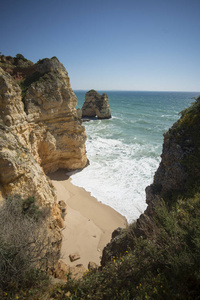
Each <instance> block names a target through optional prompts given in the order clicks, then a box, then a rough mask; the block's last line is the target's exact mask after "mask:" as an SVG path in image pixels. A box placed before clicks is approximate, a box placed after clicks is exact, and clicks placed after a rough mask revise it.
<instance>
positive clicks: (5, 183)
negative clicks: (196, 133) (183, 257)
mask: <svg viewBox="0 0 200 300" xmlns="http://www.w3.org/2000/svg"><path fill="white" fill-rule="evenodd" d="M20 59H21V58H20ZM8 60H9V61H10V63H9V64H8ZM13 60H14V59H11V58H10V57H9V59H8V58H5V57H3V58H2V56H1V66H2V67H3V68H4V69H5V70H6V71H7V72H6V71H5V70H3V68H0V192H1V201H3V199H4V198H5V197H7V196H14V195H15V194H20V195H21V196H22V197H23V198H26V197H29V196H32V195H34V196H35V198H36V201H37V202H38V203H39V204H40V205H41V206H46V207H48V208H50V210H51V212H52V217H50V219H49V229H50V231H49V232H51V234H53V236H54V240H53V243H52V245H53V244H54V250H55V251H57V253H58V256H59V249H60V246H61V233H60V229H59V226H58V224H62V222H60V221H59V219H60V218H61V217H60V214H61V213H60V210H59V207H58V203H57V197H56V192H55V189H54V187H53V185H52V184H51V181H50V180H49V179H48V177H47V176H46V174H47V173H50V172H53V171H55V170H57V169H59V168H65V169H68V170H73V169H77V168H78V169H81V168H84V167H85V166H86V164H87V157H86V150H85V140H86V133H85V129H84V127H83V126H82V123H81V121H80V119H79V118H78V116H77V112H76V109H75V106H76V103H77V98H76V96H75V94H74V93H73V91H72V89H71V86H70V82H69V77H68V73H67V71H66V70H65V68H64V66H63V65H62V64H61V63H60V62H59V61H58V59H57V58H56V57H53V58H52V59H43V60H40V61H39V62H38V63H36V64H33V63H30V62H29V61H28V63H25V65H23V64H22V65H20V67H19V64H18V63H16V60H14V62H15V64H14V62H13ZM17 61H19V59H18V60H17ZM22 61H23V59H22ZM19 68H20V74H19ZM16 69H17V70H18V71H17V73H16V71H15V70H16ZM8 72H9V73H10V74H9V73H8ZM16 74H18V76H17V78H16ZM56 220H57V222H56ZM55 248H56V249H55Z"/></svg>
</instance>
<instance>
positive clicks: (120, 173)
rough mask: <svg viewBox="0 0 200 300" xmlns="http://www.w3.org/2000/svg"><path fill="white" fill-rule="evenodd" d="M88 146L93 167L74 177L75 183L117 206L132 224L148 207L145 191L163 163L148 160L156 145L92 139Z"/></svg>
mask: <svg viewBox="0 0 200 300" xmlns="http://www.w3.org/2000/svg"><path fill="white" fill-rule="evenodd" d="M86 146H87V154H88V158H89V160H90V165H89V166H88V167H87V168H85V169H84V170H83V171H82V172H80V173H77V174H75V175H73V176H72V183H73V184H75V185H78V186H81V187H84V188H85V189H86V190H87V191H89V192H91V195H92V196H94V197H96V198H97V199H98V200H99V201H101V202H102V203H104V204H107V205H109V206H111V207H113V208H114V209H115V210H117V211H118V212H119V213H121V214H122V215H124V216H125V217H126V218H127V220H128V222H131V221H133V220H135V219H137V218H138V217H139V215H140V214H141V213H142V212H143V211H144V210H145V208H146V203H145V188H146V186H147V185H149V184H150V183H151V181H152V177H153V174H154V172H155V170H156V168H157V166H158V163H159V162H158V159H157V158H155V157H148V153H149V151H153V150H154V149H151V148H152V146H151V145H143V146H141V145H139V144H137V143H135V144H130V145H128V144H124V143H123V142H121V141H118V140H113V139H105V138H101V137H93V138H92V139H90V138H89V139H88V142H87V145H86ZM147 148H148V149H147Z"/></svg>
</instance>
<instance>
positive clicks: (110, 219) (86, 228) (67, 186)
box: [49, 170, 127, 268]
mask: <svg viewBox="0 0 200 300" xmlns="http://www.w3.org/2000/svg"><path fill="white" fill-rule="evenodd" d="M49 177H50V179H51V180H52V183H53V185H54V186H55V188H56V190H57V197H58V201H60V200H64V201H65V202H66V204H67V215H66V216H65V227H64V229H63V230H62V234H63V242H62V249H61V255H62V259H63V260H64V262H65V263H66V264H68V265H70V266H75V265H77V264H83V265H84V267H85V268H87V267H88V263H89V262H90V261H92V262H95V263H96V264H97V265H99V264H100V259H101V255H102V250H103V248H104V247H105V246H106V244H107V243H108V242H109V241H110V239H111V234H112V232H113V230H115V229H116V228H117V227H122V228H125V227H126V224H127V222H126V218H125V217H123V216H122V215H120V214H119V213H118V212H116V211H115V210H114V209H112V208H111V207H109V206H107V205H104V204H102V203H100V202H98V201H97V199H96V198H94V197H92V196H91V195H90V193H89V192H87V191H85V190H84V189H83V188H80V187H77V186H74V185H73V184H72V183H71V179H70V177H69V176H68V175H67V173H66V171H65V170H58V171H56V172H54V173H52V174H51V175H49ZM73 253H78V254H79V255H80V259H78V260H76V261H74V262H71V261H70V259H69V255H70V254H73Z"/></svg>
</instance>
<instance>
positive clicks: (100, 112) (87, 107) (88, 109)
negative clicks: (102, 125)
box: [82, 90, 111, 119]
mask: <svg viewBox="0 0 200 300" xmlns="http://www.w3.org/2000/svg"><path fill="white" fill-rule="evenodd" d="M96 116H97V117H98V119H110V118H111V112H110V105H109V103H108V96H107V94H105V93H104V94H103V95H100V94H99V93H97V92H96V91H95V90H90V91H89V92H87V93H86V94H85V102H84V104H83V107H82V117H96Z"/></svg>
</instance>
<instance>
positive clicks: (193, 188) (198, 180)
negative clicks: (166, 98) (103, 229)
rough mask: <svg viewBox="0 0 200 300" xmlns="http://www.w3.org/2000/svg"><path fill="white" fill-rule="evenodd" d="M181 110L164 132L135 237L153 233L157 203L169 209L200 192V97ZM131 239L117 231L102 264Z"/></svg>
mask: <svg viewBox="0 0 200 300" xmlns="http://www.w3.org/2000/svg"><path fill="white" fill-rule="evenodd" d="M181 114H182V116H181V118H180V119H179V120H178V121H177V122H176V123H175V124H174V125H173V126H172V128H171V129H169V131H168V132H167V133H165V134H164V143H163V151H162V155H161V158H162V159H161V162H160V165H159V168H158V170H157V171H156V173H155V176H154V181H153V183H152V184H151V185H150V186H148V187H147V188H146V202H147V204H148V207H147V209H146V211H145V212H144V213H143V214H141V216H140V217H139V219H138V220H137V221H136V224H135V227H134V230H133V231H134V236H135V237H143V238H145V237H146V233H145V232H146V231H149V232H152V233H151V234H153V230H154V229H153V228H152V223H151V218H154V214H155V206H156V205H157V204H158V203H160V202H161V201H163V200H164V201H165V203H166V204H167V206H168V207H169V209H170V207H172V205H173V204H174V203H176V202H177V199H179V198H183V199H187V198H190V197H193V196H194V195H195V194H196V193H199V189H200V152H199V149H200V135H199V132H200V97H198V98H197V99H196V102H195V103H194V104H193V106H191V107H189V108H188V109H186V110H184V111H183V112H182V113H181ZM129 243H130V240H129V237H128V235H127V233H126V232H125V231H124V230H123V229H120V228H119V229H117V230H116V231H114V232H113V236H112V241H111V242H110V243H109V244H108V245H107V246H106V247H105V248H104V251H103V257H102V262H101V263H102V265H105V264H106V263H107V262H108V261H109V260H110V259H111V257H113V256H115V257H116V256H120V254H121V253H124V252H125V251H126V250H127V247H129V246H130V245H129ZM128 245H129V246H128Z"/></svg>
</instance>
